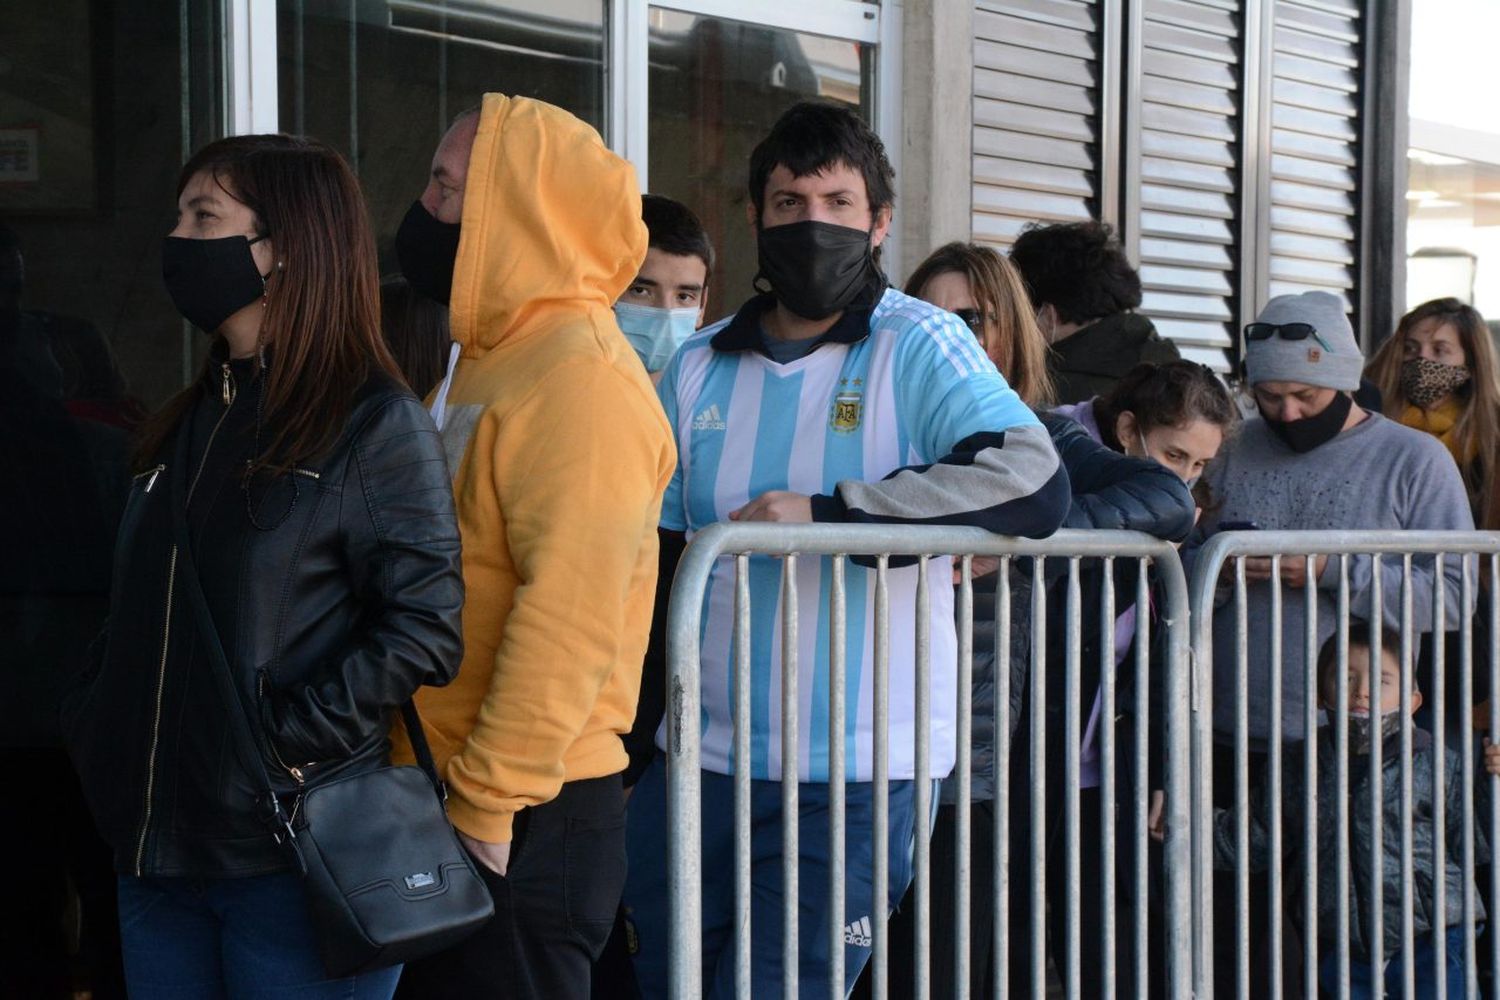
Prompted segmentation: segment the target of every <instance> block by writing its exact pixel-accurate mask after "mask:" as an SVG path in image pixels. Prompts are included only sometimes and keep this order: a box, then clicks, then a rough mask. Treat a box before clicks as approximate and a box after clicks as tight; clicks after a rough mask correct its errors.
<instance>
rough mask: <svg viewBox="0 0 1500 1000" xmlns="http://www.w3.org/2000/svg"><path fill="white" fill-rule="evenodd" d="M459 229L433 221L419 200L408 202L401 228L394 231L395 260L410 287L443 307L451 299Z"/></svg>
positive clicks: (456, 224)
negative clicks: (408, 206) (409, 206)
mask: <svg viewBox="0 0 1500 1000" xmlns="http://www.w3.org/2000/svg"><path fill="white" fill-rule="evenodd" d="M460 228H461V227H460V226H459V224H458V223H456V222H442V221H440V220H438V219H436V218H434V217H433V214H432V213H431V212H429V211H427V209H426V208H424V207H423V206H422V202H421V200H420V199H418V200H417V201H414V202H412V203H411V208H409V209H407V211H406V218H404V219H402V220H401V228H400V229H397V230H396V260H397V261H398V262H399V263H400V264H401V273H402V274H403V275H404V276H405V277H406V280H407V281H408V282H409V283H410V284H411V287H413V288H415V289H416V290H417V291H419V292H421V293H422V294H423V295H425V296H427V297H428V298H429V299H432V300H433V301H434V302H441V303H442V304H443V305H447V304H448V300H449V299H450V298H452V297H453V265H454V264H455V263H457V261H458V232H459V229H460Z"/></svg>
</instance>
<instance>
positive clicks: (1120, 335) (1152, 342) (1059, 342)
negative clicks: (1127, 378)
mask: <svg viewBox="0 0 1500 1000" xmlns="http://www.w3.org/2000/svg"><path fill="white" fill-rule="evenodd" d="M1010 260H1011V263H1013V264H1015V265H1016V268H1017V269H1018V270H1020V272H1021V277H1022V278H1024V279H1025V281H1026V290H1027V291H1028V292H1029V293H1030V294H1031V304H1032V305H1033V306H1035V307H1036V311H1037V323H1038V325H1039V326H1041V328H1042V333H1043V334H1044V335H1045V336H1046V338H1047V342H1048V343H1049V344H1051V345H1052V361H1051V369H1052V378H1053V381H1054V382H1055V383H1056V396H1055V398H1056V400H1057V402H1058V403H1080V402H1082V401H1084V400H1086V399H1092V398H1094V397H1095V396H1103V395H1107V394H1108V393H1109V391H1110V390H1111V389H1113V388H1114V387H1115V383H1117V382H1119V381H1120V378H1121V377H1122V376H1124V374H1125V373H1126V372H1128V371H1130V369H1132V368H1134V367H1135V366H1136V365H1138V364H1140V363H1141V362H1143V361H1151V362H1155V363H1156V364H1161V363H1163V362H1167V361H1175V360H1177V358H1178V357H1179V355H1178V353H1177V347H1176V345H1174V344H1173V343H1172V342H1171V341H1170V340H1166V339H1164V338H1163V337H1162V336H1161V335H1160V334H1158V333H1157V332H1156V327H1154V326H1152V325H1151V321H1150V320H1149V319H1147V318H1146V317H1144V316H1141V315H1139V314H1138V313H1136V312H1134V310H1135V309H1136V308H1138V307H1139V306H1140V304H1141V277H1140V275H1139V274H1137V273H1136V270H1135V268H1134V267H1132V266H1131V264H1130V260H1129V259H1128V258H1127V257H1126V256H1125V250H1124V248H1123V247H1121V246H1120V242H1119V240H1117V239H1116V238H1115V234H1114V231H1113V230H1111V229H1110V227H1109V226H1107V225H1105V224H1104V223H1102V222H1069V223H1063V224H1059V225H1053V226H1043V225H1039V224H1035V223H1034V224H1032V225H1030V226H1027V227H1026V229H1025V230H1023V231H1022V233H1021V235H1020V237H1018V238H1017V239H1016V242H1015V245H1014V246H1012V247H1011V250H1010Z"/></svg>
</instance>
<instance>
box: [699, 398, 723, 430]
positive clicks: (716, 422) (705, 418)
mask: <svg viewBox="0 0 1500 1000" xmlns="http://www.w3.org/2000/svg"><path fill="white" fill-rule="evenodd" d="M692 428H693V430H695V431H722V430H723V429H724V418H723V417H721V416H720V415H719V404H718V403H714V404H713V405H711V406H710V407H709V408H708V409H706V410H704V411H703V412H702V413H700V414H698V415H697V416H696V417H694V418H693V423H692Z"/></svg>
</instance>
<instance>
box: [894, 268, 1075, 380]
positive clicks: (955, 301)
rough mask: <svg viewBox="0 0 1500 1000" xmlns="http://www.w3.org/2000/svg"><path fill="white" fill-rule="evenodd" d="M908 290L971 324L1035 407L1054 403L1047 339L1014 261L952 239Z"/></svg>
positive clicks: (909, 281) (992, 356) (992, 357)
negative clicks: (1049, 372) (1044, 336)
mask: <svg viewBox="0 0 1500 1000" xmlns="http://www.w3.org/2000/svg"><path fill="white" fill-rule="evenodd" d="M906 294H907V295H915V296H916V297H917V298H919V299H925V300H926V301H928V302H931V303H932V304H933V305H935V306H937V307H939V308H941V309H946V310H948V311H949V312H951V313H953V314H954V315H955V316H957V317H958V318H959V319H961V320H963V321H964V322H965V323H967V324H968V326H969V329H971V330H973V331H974V336H975V337H977V338H979V343H980V345H981V346H982V347H983V348H984V353H985V354H987V355H989V359H990V360H991V361H993V362H994V363H995V367H996V368H998V369H1000V374H1001V375H1004V376H1005V380H1006V381H1007V382H1009V383H1010V387H1011V388H1012V389H1014V390H1016V395H1018V396H1020V397H1021V400H1022V402H1024V403H1025V404H1026V405H1027V406H1029V407H1031V408H1032V409H1041V408H1043V407H1046V406H1049V405H1050V404H1051V403H1052V397H1053V388H1052V376H1051V375H1049V374H1047V341H1046V340H1045V339H1044V338H1043V337H1042V331H1041V329H1040V328H1039V327H1038V326H1037V325H1036V312H1035V310H1033V309H1032V308H1031V300H1030V299H1029V298H1027V295H1026V285H1025V284H1024V283H1022V281H1021V274H1020V272H1019V271H1017V270H1016V268H1015V265H1014V264H1012V263H1011V262H1010V261H1008V260H1006V259H1005V258H1004V257H1002V256H1001V255H1000V254H999V253H998V252H996V251H995V250H993V249H991V248H990V247H984V246H980V245H979V244H977V243H948V244H945V245H944V246H941V247H938V248H937V249H936V250H934V251H933V252H932V254H931V256H929V257H928V258H927V259H926V260H924V261H922V263H921V264H918V265H917V269H916V270H915V271H913V272H912V273H911V277H910V278H908V279H907V280H906Z"/></svg>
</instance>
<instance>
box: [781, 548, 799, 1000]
mask: <svg viewBox="0 0 1500 1000" xmlns="http://www.w3.org/2000/svg"><path fill="white" fill-rule="evenodd" d="M797 633H798V621H797V557H796V556H795V555H788V556H785V557H784V560H783V563H782V570H781V995H782V997H783V998H786V1000H791V998H795V997H796V996H797V972H798V970H797V956H798V954H799V952H800V948H799V941H798V927H797V908H798V904H799V903H800V901H801V896H800V895H799V891H798V884H797V875H798V871H797V867H798V859H799V858H800V857H801V856H802V854H801V846H800V843H799V839H798V838H799V836H800V832H801V831H800V830H799V828H798V819H799V817H798V807H797V795H798V792H799V791H800V789H799V788H798V787H797V783H798V781H799V779H800V777H801V769H800V767H799V766H798V754H797V751H798V742H799V741H798V730H799V728H800V727H799V724H798V715H799V713H798V707H799V705H800V703H801V700H802V684H801V679H800V678H799V677H798V675H797V666H798V664H797V652H798V643H799V641H800V640H799V638H798V634H797Z"/></svg>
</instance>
